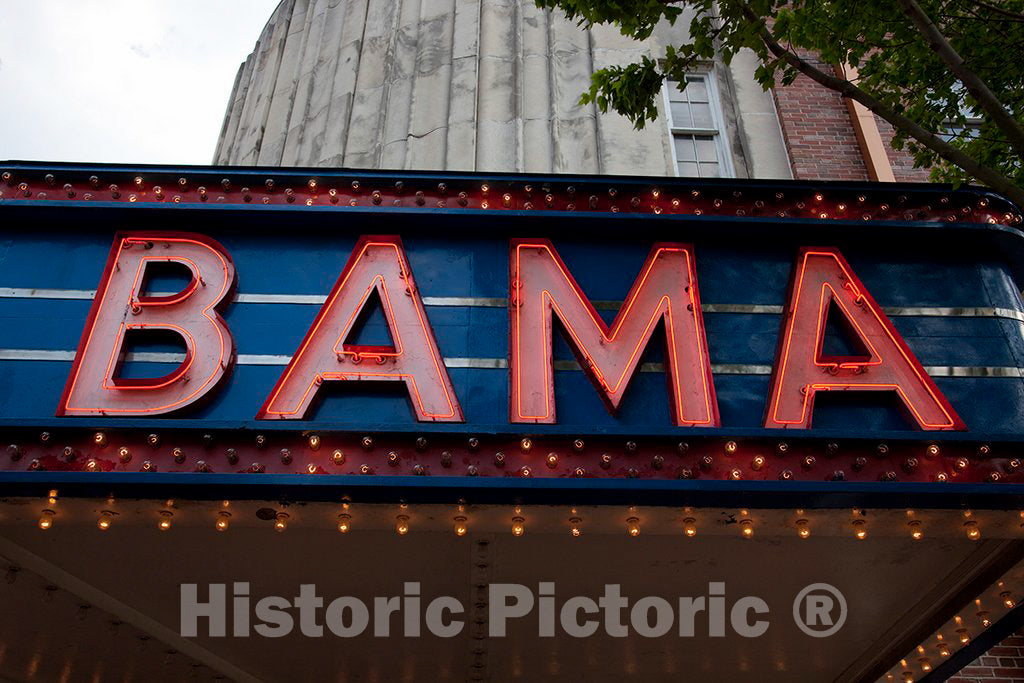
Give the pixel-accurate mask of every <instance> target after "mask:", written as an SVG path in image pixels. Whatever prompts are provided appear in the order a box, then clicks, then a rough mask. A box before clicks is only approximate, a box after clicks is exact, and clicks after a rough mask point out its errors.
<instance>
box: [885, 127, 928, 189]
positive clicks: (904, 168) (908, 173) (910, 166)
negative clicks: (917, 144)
mask: <svg viewBox="0 0 1024 683" xmlns="http://www.w3.org/2000/svg"><path fill="white" fill-rule="evenodd" d="M875 121H876V122H877V123H878V133H879V134H880V135H881V136H882V142H884V143H885V146H886V147H887V148H888V149H887V152H888V155H889V163H890V164H892V173H893V175H894V176H896V180H899V181H901V182H908V183H927V182H928V169H927V168H914V159H913V157H911V156H910V154H909V153H908V152H907V150H905V149H902V150H895V149H893V148H892V147H891V146H890V142H891V141H892V134H893V128H892V126H890V125H889V124H888V123H887V122H885V121H883V120H882V119H880V118H878V117H877V116H876V117H875Z"/></svg>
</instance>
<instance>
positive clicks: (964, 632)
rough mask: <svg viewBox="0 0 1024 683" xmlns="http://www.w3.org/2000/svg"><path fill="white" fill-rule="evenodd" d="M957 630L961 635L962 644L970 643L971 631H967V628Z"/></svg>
mask: <svg viewBox="0 0 1024 683" xmlns="http://www.w3.org/2000/svg"><path fill="white" fill-rule="evenodd" d="M956 632H957V633H958V634H959V636H960V642H961V644H966V643H968V642H969V641H970V640H971V636H970V634H969V633H967V629H965V628H958V629H957V630H956Z"/></svg>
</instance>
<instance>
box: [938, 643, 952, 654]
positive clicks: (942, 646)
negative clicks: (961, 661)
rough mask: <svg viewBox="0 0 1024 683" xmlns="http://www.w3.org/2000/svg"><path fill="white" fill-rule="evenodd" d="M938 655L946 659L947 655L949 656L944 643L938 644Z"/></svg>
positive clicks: (948, 650)
mask: <svg viewBox="0 0 1024 683" xmlns="http://www.w3.org/2000/svg"><path fill="white" fill-rule="evenodd" d="M939 654H940V655H941V656H943V657H948V656H949V655H951V654H952V652H951V651H950V649H949V645H947V644H946V643H940V644H939Z"/></svg>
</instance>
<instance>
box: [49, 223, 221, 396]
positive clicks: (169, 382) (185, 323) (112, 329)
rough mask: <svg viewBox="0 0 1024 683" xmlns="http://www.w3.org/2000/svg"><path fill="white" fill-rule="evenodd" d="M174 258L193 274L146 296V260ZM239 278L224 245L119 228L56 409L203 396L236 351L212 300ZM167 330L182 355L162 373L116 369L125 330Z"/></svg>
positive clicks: (193, 237) (183, 235)
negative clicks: (171, 290)
mask: <svg viewBox="0 0 1024 683" xmlns="http://www.w3.org/2000/svg"><path fill="white" fill-rule="evenodd" d="M153 263H177V264H181V265H184V266H185V267H186V268H188V269H189V270H190V271H191V272H192V281H191V282H190V283H189V284H188V286H187V287H185V289H184V290H182V291H181V292H179V293H177V294H174V295H171V296H144V295H143V293H142V289H143V288H144V287H145V277H146V268H147V266H148V265H149V264H153ZM234 283H235V267H234V265H233V264H232V263H231V257H230V256H228V254H227V252H226V251H225V250H224V247H222V246H221V245H219V244H217V243H216V242H214V241H213V240H211V239H208V238H206V237H202V236H200V235H189V234H186V233H158V232H152V233H149V232H140V233H131V234H119V235H118V236H117V238H116V240H115V241H114V247H113V249H112V250H111V252H110V258H109V259H107V267H106V270H105V271H104V273H103V279H102V281H101V282H100V286H99V289H98V290H97V292H96V296H95V298H94V299H93V304H92V310H91V311H90V312H89V318H88V320H87V322H86V325H85V331H84V332H83V334H82V341H81V342H80V343H79V345H78V353H77V354H76V355H75V362H74V365H72V367H71V375H70V376H69V377H68V381H67V385H66V386H65V387H64V394H63V396H61V400H60V405H59V406H58V407H57V415H119V416H121V415H128V416H137V415H159V414H161V413H169V412H172V411H175V410H178V409H181V408H184V407H186V406H188V405H190V404H192V403H195V402H196V401H197V400H199V399H200V398H202V397H203V396H204V395H205V394H207V393H208V392H209V391H210V390H211V389H213V388H214V387H215V386H216V385H217V383H218V382H219V381H220V380H221V379H223V378H224V376H225V375H226V374H227V372H228V369H229V368H230V366H231V363H232V361H233V359H234V342H233V341H232V339H231V333H230V331H229V330H228V328H227V325H225V324H224V321H223V320H222V319H221V317H220V315H219V314H218V313H217V311H216V310H215V308H216V307H217V306H218V305H220V304H221V303H222V302H223V301H224V300H225V299H226V297H227V296H228V293H229V292H230V290H231V289H232V287H233V286H234ZM131 330H169V331H171V332H174V333H176V334H177V335H179V336H180V337H181V338H182V339H183V340H184V342H185V349H186V351H185V360H184V362H182V364H181V365H179V366H178V368H177V369H176V370H174V372H172V373H170V374H169V375H166V376H164V377H159V378H152V379H150V378H145V379H131V378H122V377H118V376H117V374H118V369H119V367H120V365H121V363H122V362H123V360H124V342H125V334H127V333H128V332H129V331H131Z"/></svg>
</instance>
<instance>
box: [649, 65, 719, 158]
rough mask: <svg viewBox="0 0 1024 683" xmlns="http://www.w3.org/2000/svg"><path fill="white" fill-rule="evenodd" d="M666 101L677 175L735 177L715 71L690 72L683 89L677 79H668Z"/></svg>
mask: <svg viewBox="0 0 1024 683" xmlns="http://www.w3.org/2000/svg"><path fill="white" fill-rule="evenodd" d="M665 103H666V111H668V125H669V130H670V131H671V134H672V159H673V161H674V162H675V166H676V175H680V176H688V177H693V178H731V177H732V176H733V170H732V160H731V159H730V156H729V148H728V143H727V141H726V136H725V126H724V124H723V120H722V110H721V107H720V106H719V101H718V93H717V92H716V90H715V84H714V80H713V78H712V77H711V75H710V74H690V75H688V76H687V77H686V88H684V89H683V90H681V91H680V89H679V83H678V82H677V81H668V82H667V83H666V84H665Z"/></svg>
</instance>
